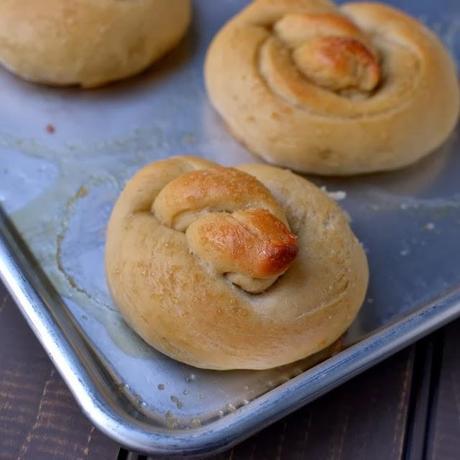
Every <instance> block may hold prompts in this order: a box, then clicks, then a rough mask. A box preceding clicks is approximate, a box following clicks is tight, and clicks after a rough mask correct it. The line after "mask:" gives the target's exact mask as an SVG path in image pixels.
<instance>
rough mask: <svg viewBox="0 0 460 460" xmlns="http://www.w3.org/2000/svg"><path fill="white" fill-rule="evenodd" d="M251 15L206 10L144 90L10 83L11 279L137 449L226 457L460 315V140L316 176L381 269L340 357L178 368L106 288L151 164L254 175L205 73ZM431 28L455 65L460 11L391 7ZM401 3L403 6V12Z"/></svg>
mask: <svg viewBox="0 0 460 460" xmlns="http://www.w3.org/2000/svg"><path fill="white" fill-rule="evenodd" d="M246 3H247V2H244V1H237V0H225V1H224V0H221V1H220V2H215V1H212V0H197V1H195V3H194V21H193V25H192V27H191V30H190V32H189V34H188V35H187V37H186V38H185V40H184V41H183V42H182V43H181V45H180V46H179V47H178V48H177V49H176V50H174V51H173V52H172V53H171V54H170V55H169V56H168V57H166V58H165V59H163V60H162V61H161V62H159V63H158V64H156V65H155V66H154V67H153V68H152V69H150V70H149V71H148V72H146V73H144V74H143V75H141V76H139V77H137V78H134V79H131V80H128V81H126V82H122V83H119V84H115V85H112V86H110V87H108V88H104V89H100V90H94V91H82V90H79V89H51V88H46V87H42V86H35V85H32V84H28V83H25V82H23V81H20V80H18V79H16V78H15V77H14V76H12V75H10V74H9V73H8V72H6V71H3V70H2V71H0V87H1V88H2V90H1V91H0V200H1V205H2V209H3V211H2V212H1V213H0V273H1V276H2V279H3V280H4V281H5V283H6V284H7V286H8V287H9V289H10V292H11V293H12V294H13V296H14V297H15V299H16V301H17V303H18V305H19V307H20V309H21V310H22V312H23V313H24V316H25V317H26V319H27V321H28V322H29V324H30V325H31V327H32V328H33V330H34V331H35V333H36V334H37V336H38V337H39V339H40V340H41V342H42V344H43V345H44V347H45V348H46V350H47V351H48V353H49V355H50V357H51V358H52V359H53V361H54V363H55V364H56V366H57V368H58V369H59V371H60V372H61V374H62V375H63V377H64V379H65V380H66V381H67V384H68V385H69V387H70V389H71V390H72V392H73V394H74V395H75V397H76V398H77V400H78V402H79V403H80V405H81V407H82V408H83V410H84V411H85V412H86V414H87V415H88V416H89V417H90V418H91V420H92V421H93V423H95V424H96V425H97V426H98V427H99V428H100V429H102V430H103V431H104V432H106V433H107V434H108V435H109V436H111V437H113V438H115V439H116V440H118V441H120V442H121V443H122V444H124V445H127V446H129V447H131V448H133V449H136V450H139V451H145V452H152V453H168V454H199V453H204V452H211V451H215V450H218V449H223V448H226V447H229V446H230V445H232V444H235V443H236V442H238V441H241V440H242V439H244V438H245V437H248V436H250V435H251V434H252V433H254V432H255V431H257V430H260V429H261V428H263V427H264V426H266V425H267V424H269V423H271V422H273V421H275V420H276V419H278V418H280V417H282V416H283V415H285V414H287V413H289V412H290V411H292V410H294V409H296V408H298V407H300V406H301V405H303V404H305V403H306V402H308V401H310V400H312V399H314V398H315V397H317V396H319V395H320V394H322V393H324V392H326V391H328V390H329V389H331V388H333V387H334V386H337V385H338V384H340V383H341V382H343V381H345V380H346V379H348V378H350V377H351V376H353V375H355V374H356V373H358V372H360V371H362V370H363V369H365V368H367V367H369V366H371V365H372V364H374V363H376V362H377V361H379V360H381V359H383V358H384V357H385V356H388V355H389V354H391V353H393V352H395V351H397V350H398V349H400V348H401V347H403V346H404V345H406V344H408V343H410V342H411V341H414V340H415V339H417V338H418V337H421V336H422V335H424V334H427V333H428V332H430V331H431V330H433V329H434V328H436V327H439V326H441V325H442V324H445V323H446V322H447V321H449V320H452V319H453V318H455V317H457V316H459V315H460V239H459V236H458V235H459V231H460V155H459V154H460V139H459V136H458V130H457V132H456V133H454V134H453V135H452V136H451V138H450V139H449V140H448V141H447V142H446V143H445V145H444V146H443V147H442V148H441V149H440V150H439V151H438V152H437V153H436V154H434V155H432V156H430V157H429V158H427V159H425V160H423V161H422V162H420V163H418V164H416V165H415V166H413V167H411V168H408V169H406V170H404V171H398V172H394V173H388V174H376V175H369V176H364V177H358V178H353V179H327V180H326V179H321V178H315V177H314V178H312V180H313V181H314V182H316V183H317V184H318V185H320V186H324V187H326V189H327V190H328V191H330V192H332V195H333V196H334V197H335V198H336V199H338V200H340V204H341V205H342V206H343V208H344V209H345V210H346V211H347V212H348V213H349V215H350V216H351V225H352V227H353V229H354V231H355V232H356V234H357V235H358V237H359V238H360V240H361V241H362V242H363V244H364V246H365V248H366V251H367V254H368V257H369V263H370V268H371V280H370V287H369V292H368V296H367V299H366V302H365V304H364V307H363V309H362V311H361V313H360V314H359V316H358V318H357V319H356V321H355V322H354V324H353V326H352V327H351V329H350V331H349V332H348V334H347V335H346V337H345V339H344V344H345V350H343V351H342V352H340V353H339V354H337V355H335V356H334V357H333V358H330V359H328V360H326V361H324V362H322V363H321V364H318V365H317V366H315V367H313V368H310V369H309V370H306V371H305V369H306V368H307V367H308V366H310V365H311V364H312V362H311V360H307V361H305V362H301V363H296V364H294V365H290V366H287V367H284V368H281V369H274V370H270V371H258V372H250V371H239V372H215V371H204V370H198V369H194V368H191V367H189V366H186V365H183V364H180V363H177V362H175V361H172V360H170V359H168V358H166V357H164V356H162V355H161V354H159V353H157V352H155V351H154V350H153V349H151V348H150V347H148V346H147V345H145V344H144V343H143V342H142V341H141V340H140V339H139V338H138V337H137V336H136V335H135V334H134V333H132V332H131V331H130V330H129V329H128V327H127V326H126V325H125V324H124V322H123V321H122V320H121V318H120V316H119V314H118V312H117V310H116V308H115V307H114V305H113V303H112V301H111V299H110V297H109V295H108V292H107V288H106V285H105V279H104V269H103V248H104V232H105V226H106V223H107V219H108V216H109V213H110V210H111V208H112V205H113V203H114V201H115V199H116V197H117V195H118V193H119V192H120V190H121V188H122V187H123V184H124V183H125V181H126V180H127V179H128V178H129V177H130V176H131V175H132V174H133V173H134V172H135V171H136V170H137V169H138V168H140V167H142V166H143V165H145V164H147V163H149V162H151V161H153V160H157V159H160V158H165V157H168V156H170V155H173V154H178V153H193V154H199V155H203V156H205V157H207V158H209V159H212V160H215V161H218V162H221V163H223V164H226V165H233V164H238V163H240V162H248V161H258V160H257V159H256V158H254V157H252V156H251V155H250V154H249V153H247V152H246V151H245V149H244V148H243V147H242V146H241V145H239V144H238V143H237V142H236V141H234V140H233V138H232V137H231V136H230V135H229V134H228V132H227V131H226V129H225V127H224V126H223V124H222V123H221V121H220V120H219V118H218V117H217V115H216V114H215V113H214V111H213V110H212V108H211V107H210V105H209V103H208V101H207V98H206V94H205V89H204V84H203V76H202V66H203V60H204V55H205V51H206V49H207V46H208V44H209V42H210V40H211V38H212V36H213V35H214V33H215V32H216V31H217V30H218V29H219V27H220V26H221V25H222V24H223V23H224V22H225V21H226V20H227V19H228V18H229V17H230V16H232V15H233V14H234V13H236V12H237V11H238V10H239V9H240V8H241V7H243V6H244V5H245V4H246ZM390 3H393V4H395V5H397V6H401V7H402V8H403V9H405V10H406V11H408V12H410V13H411V14H413V15H414V16H417V17H418V18H420V19H422V20H423V21H424V22H426V23H428V24H429V25H430V26H431V27H432V28H433V29H434V30H436V32H438V34H439V35H440V36H441V37H442V39H443V40H444V41H445V43H446V45H447V46H448V47H449V48H450V49H451V51H452V53H453V54H454V55H455V57H456V59H457V62H458V61H459V60H460V5H459V4H458V1H457V0H442V1H436V2H435V1H433V0H406V1H404V2H402V1H400V2H398V1H393V2H390ZM399 3H401V5H399Z"/></svg>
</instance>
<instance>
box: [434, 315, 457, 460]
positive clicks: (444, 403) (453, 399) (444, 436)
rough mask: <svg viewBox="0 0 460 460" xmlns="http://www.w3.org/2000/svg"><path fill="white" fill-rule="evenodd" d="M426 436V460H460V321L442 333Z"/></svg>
mask: <svg viewBox="0 0 460 460" xmlns="http://www.w3.org/2000/svg"><path fill="white" fill-rule="evenodd" d="M443 333H444V341H443V348H442V351H441V353H440V354H439V355H438V357H437V359H438V360H439V361H440V362H439V364H440V366H439V377H438V382H437V385H436V391H435V393H434V397H433V402H432V407H431V412H430V419H429V422H430V423H429V430H428V437H427V458H428V459H433V460H458V459H459V458H460V320H459V321H456V322H454V323H452V324H451V325H449V326H447V327H446V328H445V329H444V331H443Z"/></svg>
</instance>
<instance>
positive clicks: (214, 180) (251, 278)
mask: <svg viewBox="0 0 460 460" xmlns="http://www.w3.org/2000/svg"><path fill="white" fill-rule="evenodd" d="M152 211H153V213H154V215H155V217H156V218H157V219H158V220H159V221H160V222H161V223H162V224H163V225H166V226H168V227H170V228H173V229H175V230H178V231H182V232H185V236H186V239H187V242H188V245H189V248H190V250H191V252H192V253H193V254H195V255H196V256H198V257H199V258H200V259H202V260H203V261H205V262H206V263H207V264H208V265H209V267H210V268H211V269H212V270H213V271H215V272H217V273H220V274H224V275H225V276H227V278H228V279H229V280H230V281H231V282H232V283H234V284H236V285H238V286H240V287H241V288H242V289H244V290H245V291H247V292H251V293H259V292H262V291H264V290H265V289H267V288H268V287H269V286H271V285H272V284H273V283H274V282H275V281H276V280H277V279H278V277H279V276H280V275H282V274H283V273H284V272H285V271H286V270H287V269H288V267H289V266H290V264H291V263H292V261H293V260H294V258H295V257H296V255H297V252H298V246H297V237H296V236H295V235H294V234H293V233H291V231H290V229H289V226H288V223H287V221H286V217H285V215H284V212H283V210H282V209H281V207H280V206H279V205H278V203H277V202H276V201H275V199H274V198H273V196H272V194H271V193H270V192H269V190H268V189H267V188H266V187H265V186H264V185H262V183H260V182H259V181H258V180H257V179H256V178H255V177H253V176H251V175H249V174H246V173H244V172H242V171H239V170H237V169H233V168H224V167H213V168H209V169H202V170H197V171H192V172H188V173H185V174H182V175H181V176H179V177H177V178H176V179H174V180H172V181H171V182H169V183H168V184H167V185H166V186H165V187H163V189H162V190H161V191H160V193H159V194H158V195H157V197H156V199H155V201H154V203H153V206H152Z"/></svg>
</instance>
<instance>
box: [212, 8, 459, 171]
mask: <svg viewBox="0 0 460 460" xmlns="http://www.w3.org/2000/svg"><path fill="white" fill-rule="evenodd" d="M205 76H206V85H207V89H208V93H209V97H210V99H211V102H212V103H213V105H214V106H215V108H216V109H217V111H218V112H219V113H220V115H221V116H222V118H223V119H224V120H225V122H226V123H227V125H228V127H229V129H230V131H231V132H232V133H233V134H234V135H235V137H237V138H238V139H239V140H240V141H241V142H243V143H244V144H245V145H246V146H247V147H248V148H249V149H250V150H251V151H252V152H254V153H256V154H258V155H260V156H261V157H263V158H264V159H265V160H267V161H269V162H272V163H275V164H279V165H283V166H287V167H289V168H292V169H295V170H298V171H304V172H310V173H317V174H326V175H348V174H357V173H369V172H374V171H383V170H391V169H395V168H400V167H403V166H406V165H409V164H411V163H413V162H415V161H417V160H418V159H420V158H421V157H423V156H425V155H427V154H428V153H430V152H432V151H433V150H434V149H436V147H438V146H439V145H440V144H441V143H442V142H443V141H444V140H445V139H446V138H447V136H448V135H449V134H450V133H451V132H452V130H453V128H454V127H455V124H456V122H457V119H458V112H459V88H458V81H457V74H456V69H455V65H454V63H453V61H452V59H451V58H450V56H449V54H448V53H447V51H446V50H445V48H444V47H443V45H442V44H441V42H440V40H439V39H438V38H437V37H436V36H435V35H434V34H433V33H432V32H430V31H429V30H428V29H427V28H426V27H425V26H423V25H422V24H421V23H419V22H417V21H416V20H415V19H413V18H411V17H409V16H408V15H406V14H405V13H403V12H401V11H398V10H396V9H394V8H391V7H389V6H384V5H381V4H378V3H348V4H345V5H343V6H341V7H337V6H336V5H335V4H334V3H332V2H331V1H329V0H255V1H254V2H252V3H251V4H250V5H249V6H248V7H247V8H246V9H244V10H243V11H242V12H241V13H240V14H239V15H237V16H236V17H235V18H233V19H232V20H231V21H230V22H228V23H227V24H226V25H225V26H224V27H223V29H222V30H221V31H220V32H219V33H218V34H217V36H216V37H215V38H214V40H213V42H212V44H211V46H210V48H209V51H208V55H207V59H206V65H205Z"/></svg>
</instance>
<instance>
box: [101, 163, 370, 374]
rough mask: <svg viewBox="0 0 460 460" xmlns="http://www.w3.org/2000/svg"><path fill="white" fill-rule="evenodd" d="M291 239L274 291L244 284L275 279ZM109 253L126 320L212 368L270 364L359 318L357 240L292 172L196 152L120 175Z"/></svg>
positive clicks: (330, 337)
mask: <svg viewBox="0 0 460 460" xmlns="http://www.w3.org/2000/svg"><path fill="white" fill-rule="evenodd" d="M275 198H276V200H275ZM152 203H153V204H152ZM290 229H291V230H290ZM291 231H292V232H293V233H295V235H296V236H295V237H294V235H293V234H292V233H291ZM297 248H298V253H297V255H296V257H295V261H294V263H292V264H291V265H290V266H289V269H288V270H286V271H285V273H284V274H283V276H280V277H279V278H278V280H277V282H276V283H275V284H273V285H272V286H271V288H270V289H267V290H265V291H264V292H262V293H260V294H258V295H252V294H249V293H248V292H246V291H245V290H244V289H248V290H250V291H252V292H254V291H255V288H259V289H262V288H263V287H264V286H263V285H262V284H263V283H267V282H268V283H271V282H272V280H273V279H275V278H276V276H277V274H280V273H282V272H283V270H285V269H286V267H287V266H288V265H289V262H290V261H291V260H292V258H293V257H294V255H295V253H296V252H297ZM192 251H193V253H192ZM105 254H106V274H107V281H108V284H109V288H110V292H111V294H112V297H113V299H114V301H115V303H116V305H117V306H118V308H119V310H120V312H121V313H122V314H123V317H124V318H125V319H126V321H127V322H128V324H130V325H131V326H132V327H133V329H134V330H135V331H136V332H137V333H138V334H139V335H141V336H142V337H143V338H144V340H145V341H146V342H147V343H149V344H150V345H152V346H154V347H155V348H156V349H158V350H160V351H161V352H163V353H165V354H167V355H168V356H171V357H173V358H175V359H177V360H179V361H182V362H185V363H188V364H191V365H193V366H198V367H204V368H209V369H267V368H271V367H275V366H281V365H284V364H287V363H290V362H293V361H297V360H299V359H301V358H304V357H306V356H309V355H312V354H314V353H316V352H318V351H319V350H322V349H324V348H325V347H327V346H329V345H330V344H332V343H334V342H335V341H336V340H337V339H338V338H339V337H340V336H341V335H342V334H343V333H344V331H345V330H346V329H347V328H348V326H349V325H350V323H351V322H352V321H353V319H354V318H355V316H356V314H357V312H358V310H359V308H360V306H361V305H362V302H363V299H364V295H365V292H366V287H367V280H368V268H367V261H366V255H365V253H364V251H363V249H362V247H361V245H360V244H359V242H358V241H357V239H356V238H355V236H354V235H353V232H352V231H351V229H350V227H349V225H348V221H347V219H346V217H345V216H344V214H343V213H342V212H341V211H340V209H339V207H338V206H337V205H336V203H335V202H333V201H332V200H331V199H330V198H329V197H328V196H327V195H326V194H325V193H324V192H323V191H321V190H320V189H318V188H317V187H316V186H314V185H313V184H311V183H309V182H308V181H306V180H305V179H303V178H301V177H299V176H296V175H295V174H292V173H291V172H290V171H287V170H282V169H279V168H274V167H272V166H267V165H263V164H252V165H240V166H238V167H236V168H234V169H233V168H221V167H219V165H217V164H216V163H212V162H210V161H206V160H204V159H202V158H196V157H175V158H168V159H166V160H162V161H157V162H155V163H152V164H150V165H147V166H146V167H145V168H143V169H142V170H141V171H139V172H138V173H137V174H136V175H135V176H134V177H133V178H132V179H131V180H130V181H129V182H128V183H127V184H126V187H125V189H124V190H123V192H122V193H121V195H120V197H119V198H118V200H117V202H116V204H115V207H114V209H113V212H112V215H111V217H110V222H109V225H108V228H107V242H106V253H105ZM210 267H212V269H210ZM227 271H228V272H231V273H233V274H232V275H231V277H230V278H231V279H230V280H229V279H227V278H226V277H224V276H222V273H224V272H227ZM232 282H233V283H235V284H238V285H240V286H243V289H239V288H237V287H235V286H234V284H232Z"/></svg>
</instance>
